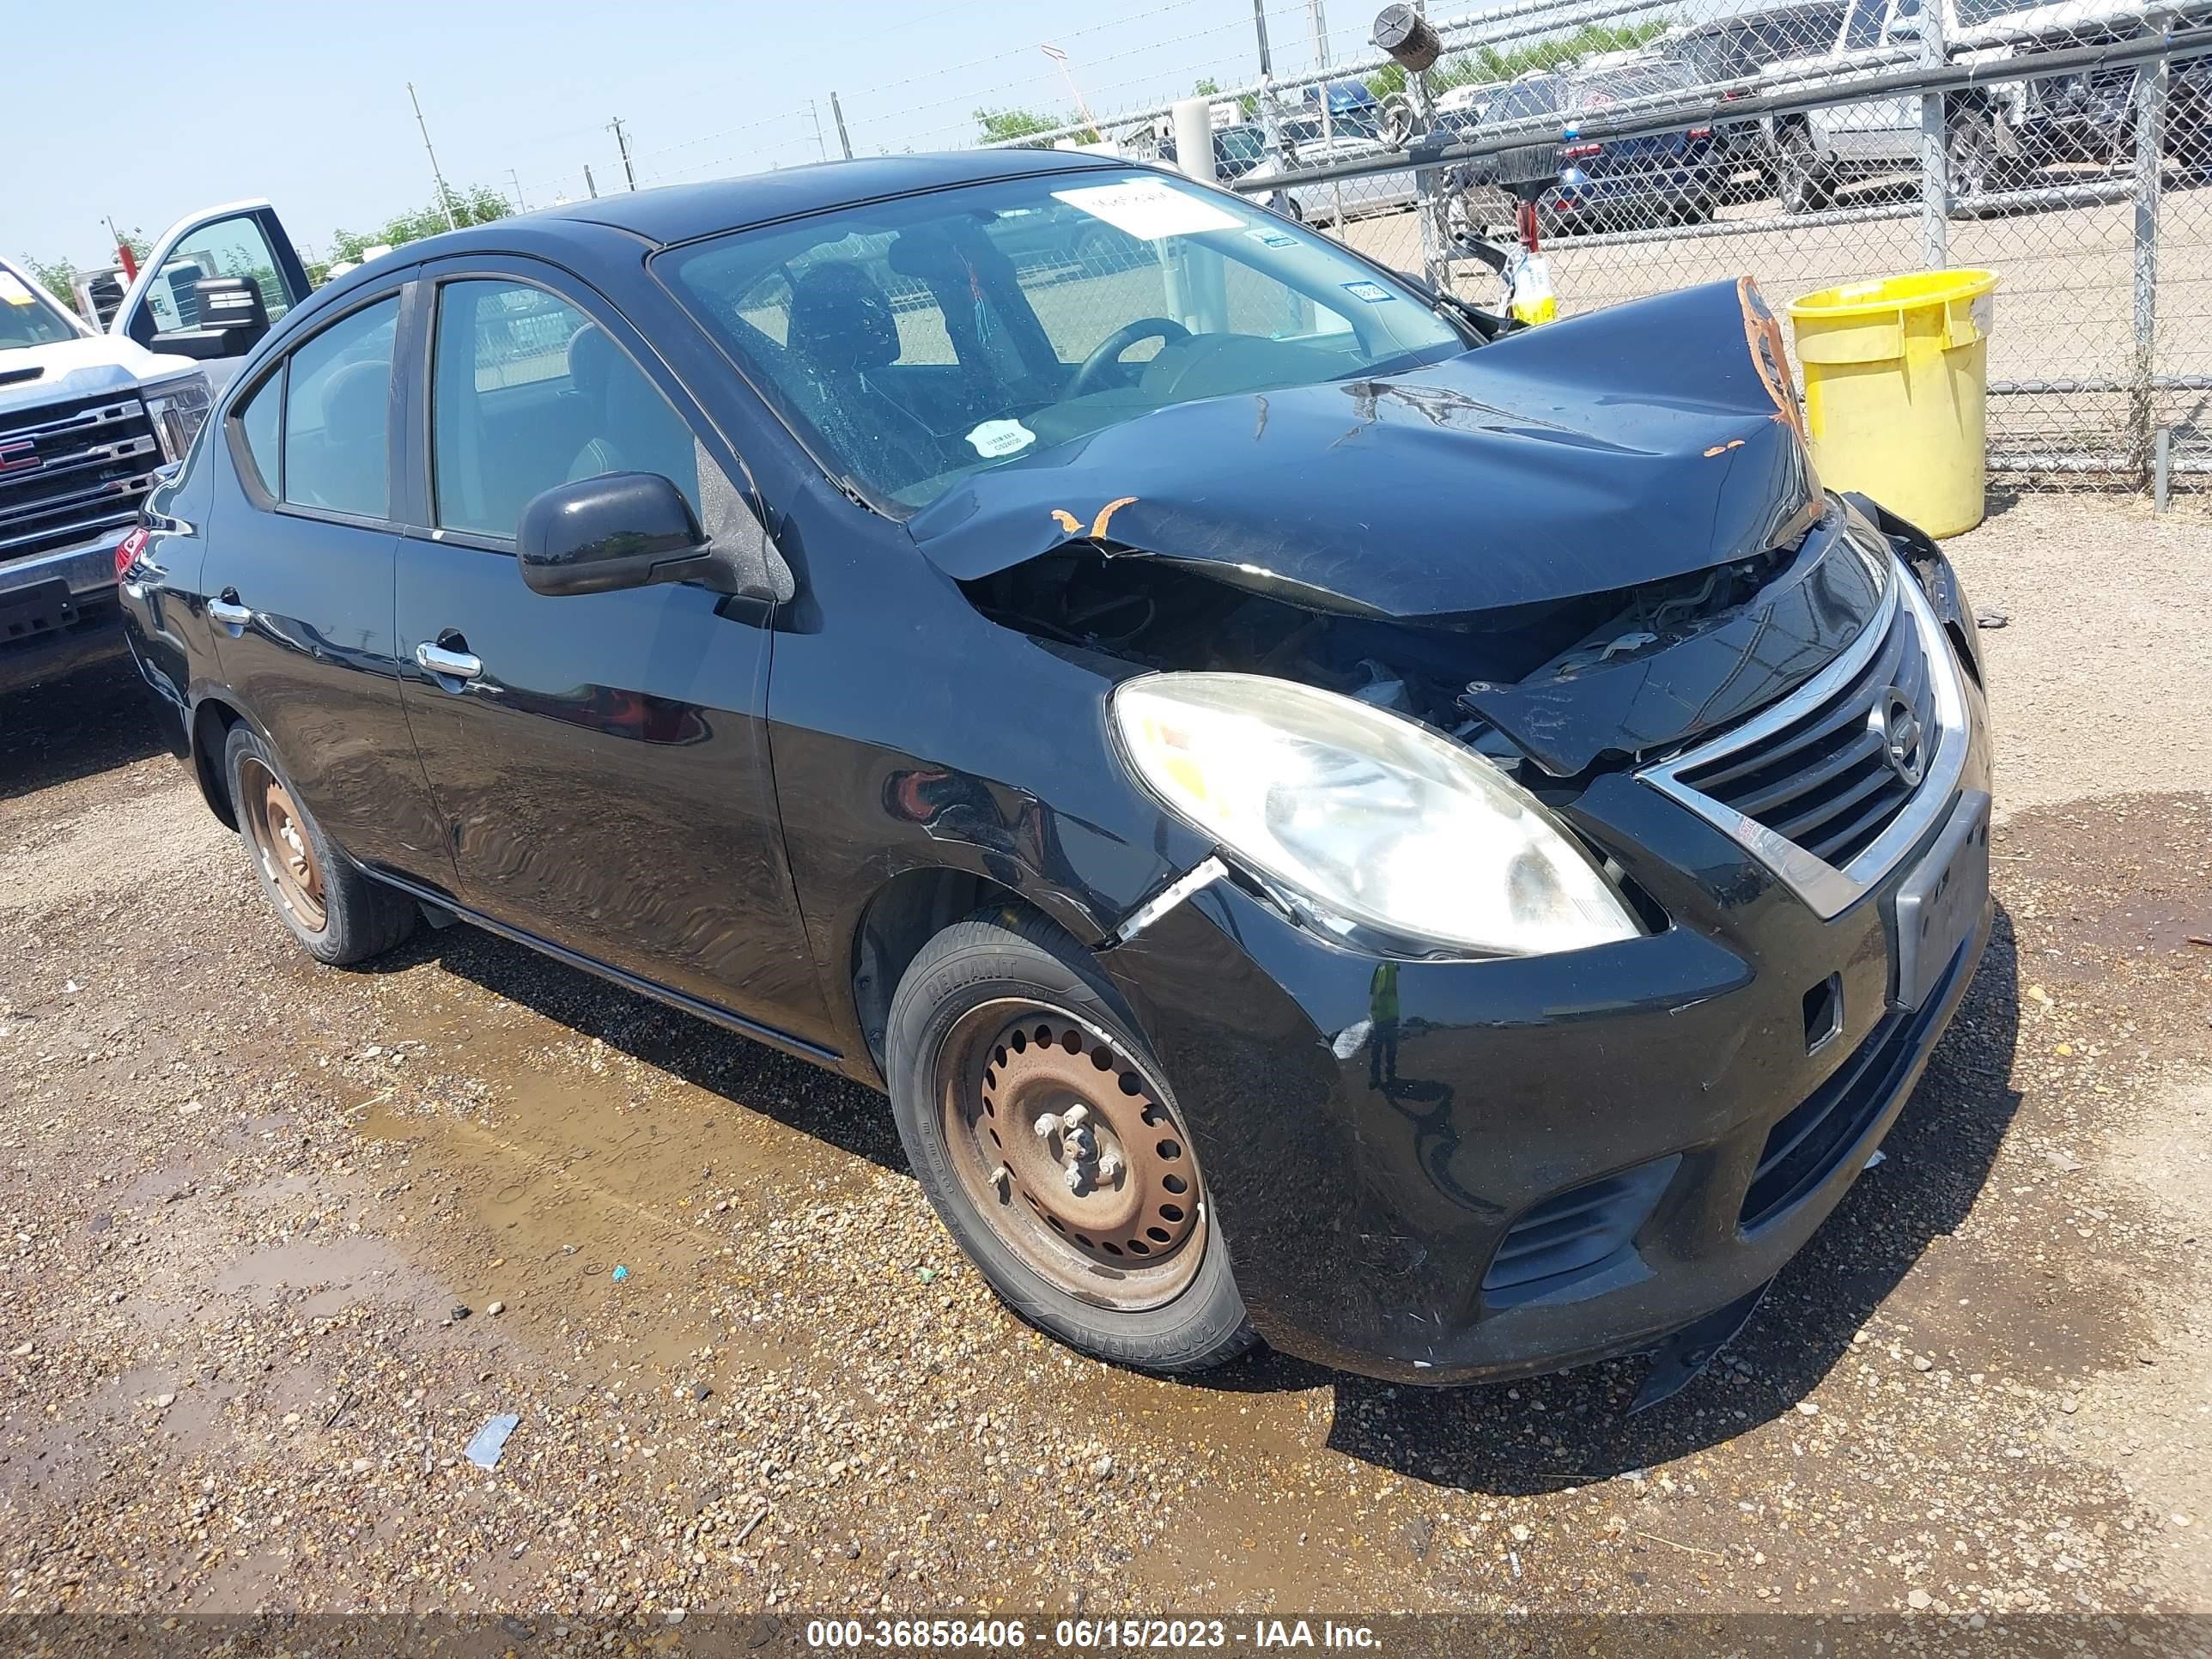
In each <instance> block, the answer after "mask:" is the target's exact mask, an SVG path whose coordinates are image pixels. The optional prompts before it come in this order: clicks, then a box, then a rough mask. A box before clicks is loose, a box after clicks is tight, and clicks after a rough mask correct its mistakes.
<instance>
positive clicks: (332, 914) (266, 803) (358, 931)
mask: <svg viewBox="0 0 2212 1659" xmlns="http://www.w3.org/2000/svg"><path fill="white" fill-rule="evenodd" d="M222 775H223V780H224V781H225V783H226V784H227V785H228V787H229V789H230V802H231V815H232V816H233V817H235V818H236V819H237V820H238V835H239V839H240V841H242V842H245V844H246V858H247V860H249V861H250V862H251V863H252V866H253V873H254V876H255V877H256V878H257V879H258V880H259V882H260V883H261V891H262V893H263V895H264V896H265V897H266V898H267V899H268V901H269V905H270V908H271V909H273V910H275V911H276V916H277V920H279V921H282V922H283V924H284V925H285V927H288V928H289V929H290V930H291V933H292V937H293V938H294V939H297V940H298V941H299V942H300V948H301V950H303V951H306V952H307V954H308V955H309V956H311V957H314V958H315V960H317V961H318V962H327V963H331V964H332V965H333V966H341V967H342V966H344V965H346V964H348V963H356V962H367V961H368V959H369V958H370V957H380V956H382V955H383V954H384V953H385V952H386V951H389V950H391V949H392V946H394V945H398V944H399V943H400V942H401V941H402V940H403V939H406V938H407V937H408V935H409V934H410V933H413V932H414V931H415V929H416V927H417V925H419V924H420V922H421V921H422V913H421V911H420V910H419V909H418V908H416V904H415V902H414V901H413V900H412V899H410V898H408V897H407V896H405V895H404V894H401V893H397V892H394V891H393V890H392V889H391V888H389V887H386V886H384V885H382V884H380V883H378V882H376V881H374V880H373V879H372V878H369V877H368V876H366V875H363V874H362V872H361V869H360V868H359V866H356V864H355V863H354V862H353V860H350V859H349V858H348V857H346V855H345V854H344V853H343V851H342V850H340V849H339V848H337V846H336V845H335V844H334V843H333V842H331V839H330V837H329V836H325V834H324V833H323V828H322V826H321V825H320V824H319V823H316V822H315V819H314V815H313V813H311V812H309V811H307V808H306V807H305V806H304V805H301V804H300V800H299V797H298V795H297V794H296V793H295V792H294V790H293V788H292V784H291V781H290V780H289V778H287V777H286V776H285V775H284V769H283V766H282V765H281V764H279V763H278V762H277V759H276V756H274V755H273V754H271V753H270V750H269V746H268V745H267V744H264V743H263V742H262V741H261V739H260V738H258V737H256V736H255V735H254V734H253V730H252V727H251V726H247V725H246V724H245V723H244V722H243V721H240V723H239V724H238V725H236V726H233V727H232V728H231V730H230V737H229V738H228V741H226V742H225V743H224V744H223V750H222Z"/></svg>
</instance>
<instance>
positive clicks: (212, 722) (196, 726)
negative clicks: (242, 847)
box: [192, 697, 245, 829]
mask: <svg viewBox="0 0 2212 1659" xmlns="http://www.w3.org/2000/svg"><path fill="white" fill-rule="evenodd" d="M243 718H245V717H244V716H243V715H241V714H240V713H239V712H238V710H236V709H235V708H232V707H231V706H230V705H229V704H228V703H227V702H222V701H220V700H219V699H217V698H215V697H209V698H207V699H206V700H204V702H202V703H201V704H200V706H199V707H198V708H197V709H195V710H194V711H193V713H192V770H193V772H194V773H196V774H197V775H198V778H199V781H200V793H201V795H202V796H204V798H205V799H206V801H207V804H208V811H210V812H212V813H214V814H215V815H216V817H218V818H221V819H222V821H223V823H225V824H227V825H228V827H229V828H231V829H237V828H238V814H237V813H236V812H235V811H233V810H232V807H231V802H230V785H229V783H228V781H227V780H225V778H224V777H223V775H222V750H223V745H224V744H227V743H228V742H229V741H230V728H231V727H232V726H235V725H237V724H238V723H239V721H240V720H242V719H243Z"/></svg>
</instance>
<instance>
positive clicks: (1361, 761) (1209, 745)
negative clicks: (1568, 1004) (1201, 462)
mask: <svg viewBox="0 0 2212 1659" xmlns="http://www.w3.org/2000/svg"><path fill="white" fill-rule="evenodd" d="M1113 710H1114V720H1115V726H1116V728H1117V729H1118V731H1119V732H1120V734H1121V744H1122V748H1123V750H1124V752H1125V753H1126V754H1127V757H1128V758H1129V761H1130V763H1131V764H1132V765H1133V767H1134V768H1135V769H1136V772H1137V775H1138V776H1139V778H1141V779H1142V780H1143V781H1144V782H1145V784H1146V787H1149V788H1150V789H1151V790H1152V793H1154V794H1155V795H1157V796H1158V797H1159V799H1161V800H1162V801H1164V802H1165V803H1166V804H1167V805H1168V806H1169V807H1170V809H1171V810H1172V811H1175V812H1176V814H1177V815H1178V816H1180V817H1183V818H1186V819H1188V821H1189V822H1190V823H1192V824H1193V825H1194V826H1195V827H1196V828H1198V829H1200V830H1201V831H1202V832H1204V833H1205V834H1206V835H1208V836H1212V837H1213V838H1214V839H1215V840H1216V841H1217V842H1218V843H1219V844H1220V846H1221V848H1222V849H1223V850H1224V851H1225V852H1226V853H1228V854H1231V856H1232V857H1234V858H1236V859H1237V860H1242V861H1243V862H1244V863H1245V864H1247V865H1249V866H1250V867H1251V868H1252V869H1253V870H1255V871H1256V872H1259V873H1260V874H1261V875H1263V876H1266V877H1268V878H1272V879H1273V880H1274V881H1276V882H1279V883H1281V884H1284V885H1285V886H1287V887H1289V888H1291V889H1292V890H1295V891H1297V892H1298V893H1300V894H1302V895H1304V896H1309V897H1310V898H1311V899H1312V900H1313V901H1314V902H1315V903H1316V905H1318V906H1319V907H1321V908H1323V909H1324V910H1326V911H1328V912H1329V913H1331V914H1333V915H1336V916H1339V917H1341V918H1343V919H1344V920H1346V921H1350V922H1352V923H1355V924H1358V925H1359V926H1362V927H1367V928H1370V929H1373V930H1375V931H1376V932H1377V933H1383V934H1385V935H1388V936H1389V937H1390V938H1392V939H1404V940H1408V941H1415V942H1419V943H1420V944H1422V945H1427V946H1431V947H1441V948H1443V949H1444V950H1447V951H1459V952H1463V953H1467V954H1482V955H1507V956H1535V955H1540V954H1542V953H1545V952H1548V951H1573V950H1578V949H1580V948H1582V947H1583V946H1585V945H1603V944H1607V943H1608V942H1610V941H1612V940H1615V939H1632V938H1634V937H1636V935H1637V934H1638V933H1640V932H1641V931H1642V930H1641V929H1640V928H1639V927H1638V926H1637V924H1636V921H1635V919H1634V917H1633V916H1632V915H1631V914H1630V913H1629V910H1628V907H1627V906H1626V904H1625V903H1623V902H1622V901H1621V898H1620V895H1619V894H1618V893H1617V892H1616V891H1615V890H1613V887H1612V885H1611V884H1609V883H1608V882H1607V880H1606V878H1605V877H1604V876H1603V875H1602V874H1601V872H1599V870H1598V868H1597V866H1595V864H1594V863H1592V862H1591V860H1590V859H1589V855H1588V854H1586V853H1584V852H1583V848H1582V847H1581V845H1580V844H1579V843H1578V842H1576V841H1575V840H1574V839H1573V838H1572V837H1571V836H1569V835H1568V834H1567V833H1566V831H1565V829H1562V828H1561V827H1560V825H1559V822H1558V820H1556V819H1555V818H1553V817H1552V815H1551V814H1550V813H1549V812H1547V811H1545V810H1544V808H1543V806H1542V805H1541V804H1540V803H1539V802H1538V801H1537V800H1536V799H1535V798H1534V796H1533V795H1531V794H1529V793H1528V792H1527V791H1526V790H1524V789H1522V788H1521V787H1519V786H1518V785H1516V784H1515V783H1514V782H1513V781H1511V780H1510V778H1507V777H1506V776H1505V775H1504V774H1502V773H1501V772H1499V771H1498V769H1497V768H1496V767H1494V766H1492V765H1491V764H1490V763H1488V762H1486V761H1485V760H1483V759H1482V758H1480V757H1479V756H1476V755H1474V754H1473V753H1472V752H1470V751H1469V750H1466V749H1463V748H1462V747H1460V746H1459V745H1458V744H1455V743H1452V742H1450V741H1449V740H1448V739H1447V738H1443V737H1441V736H1439V735H1438V734H1437V733H1436V732H1432V731H1431V730H1429V729H1428V728H1427V727H1426V726H1418V725H1415V724H1414V723H1413V721H1411V720H1402V719H1401V718H1399V717H1398V716H1397V715H1395V714H1389V713H1386V712H1385V711H1383V710H1382V709H1379V708H1374V707H1372V706H1370V705H1369V704H1367V703H1364V702H1358V701H1355V700H1354V699H1352V698H1351V697H1345V696H1338V695H1337V694H1336V693H1334V692H1332V691H1322V690H1315V689H1314V688H1313V687H1311V686H1305V685H1299V684H1294V683H1292V682H1290V681H1286V680H1279V679H1271V678H1267V677H1265V676H1262V675H1257V674H1210V673H1193V674H1151V675H1146V676H1145V677H1143V678H1139V679H1133V680H1129V681H1127V682H1125V683H1124V684H1121V686H1120V687H1118V688H1117V689H1116V690H1115V694H1114V700H1113Z"/></svg>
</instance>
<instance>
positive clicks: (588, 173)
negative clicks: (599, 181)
mask: <svg viewBox="0 0 2212 1659" xmlns="http://www.w3.org/2000/svg"><path fill="white" fill-rule="evenodd" d="M584 188H585V189H586V190H588V191H591V192H592V200H593V201H594V202H596V201H598V200H599V186H598V185H595V184H593V183H592V164H591V163H590V162H589V161H586V162H585V163H584Z"/></svg>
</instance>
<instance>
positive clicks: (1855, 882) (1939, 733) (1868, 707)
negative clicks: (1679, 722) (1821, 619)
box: [1640, 561, 1968, 916]
mask: <svg viewBox="0 0 2212 1659" xmlns="http://www.w3.org/2000/svg"><path fill="white" fill-rule="evenodd" d="M1893 696H1894V699H1895V701H1896V702H1898V704H1899V708H1898V709H1897V710H1896V713H1895V714H1894V715H1893V716H1892V717H1889V718H1885V711H1886V710H1887V708H1888V705H1889V704H1890V702H1892V700H1893ZM1907 714H1909V715H1910V720H1909V721H1908V720H1905V716H1906V715H1907ZM1916 724H1917V726H1918V728H1919V732H1920V740H1919V744H1918V747H1917V750H1915V751H1912V757H1917V772H1916V769H1915V768H1914V767H1913V766H1912V765H1911V764H1907V765H1905V767H1904V768H1903V769H1900V768H1899V767H1898V766H1894V765H1893V764H1892V763H1891V762H1890V760H1889V758H1888V752H1889V751H1890V750H1892V748H1893V746H1894V744H1893V741H1892V740H1893V738H1895V737H1896V736H1897V735H1898V733H1899V732H1900V731H1902V730H1904V729H1905V727H1906V726H1910V725H1916ZM1967 737H1968V733H1967V730H1966V690H1965V684H1964V682H1963V680H1962V679H1961V678H1960V671H1959V667H1958V664H1957V662H1956V661H1955V659H1954V658H1953V656H1952V653H1951V647H1950V644H1949V642H1948V641H1947V640H1946V639H1945V638H1944V637H1943V630H1942V625H1941V624H1940V623H1937V622H1936V616H1935V613H1934V611H1931V610H1929V605H1928V600H1927V599H1926V597H1925V596H1924V595H1923V593H1922V592H1920V585H1919V583H1918V582H1917V580H1914V578H1913V576H1912V575H1911V573H1910V572H1909V571H1907V570H1906V569H1905V567H1904V566H1903V565H1902V564H1899V563H1897V562H1894V561H1892V562H1891V565H1890V572H1889V582H1888V585H1887V588H1886V589H1885V590H1884V592H1883V594H1882V599H1881V605H1880V607H1879V608H1878V609H1877V610H1876V611H1875V615H1874V616H1873V617H1871V618H1869V621H1868V623H1867V626H1866V629H1865V630H1864V631H1863V632H1862V633H1861V634H1860V635H1859V637H1858V638H1857V640H1855V641H1852V643H1851V644H1850V646H1849V647H1846V648H1845V650H1844V653H1843V654H1842V655H1840V656H1838V658H1837V659H1836V660H1835V661H1833V662H1832V663H1830V664H1829V665H1828V666H1827V667H1826V668H1825V669H1823V670H1821V671H1820V673H1818V674H1816V675H1814V677H1813V678H1811V679H1810V680H1808V681H1807V682H1806V683H1805V684H1803V685H1802V686H1800V687H1799V688H1798V689H1797V690H1796V691H1795V692H1793V693H1792V694H1791V695H1790V696H1787V697H1785V698H1784V699H1783V700H1782V701H1781V702H1778V703H1776V704H1774V705H1772V706H1771V707H1770V708H1766V709H1764V710H1762V711H1761V712H1760V713H1759V714H1755V715H1753V717H1752V718H1751V719H1749V720H1746V721H1744V722H1743V723H1742V724H1741V726H1736V727H1735V728H1734V729H1733V730H1730V731H1729V732H1723V733H1722V734H1721V735H1720V736H1719V737H1717V738H1712V739H1711V741H1709V742H1706V743H1704V744H1699V745H1698V746H1697V747H1696V748H1694V749H1692V750H1689V751H1687V752H1686V753H1684V754H1681V755H1678V756H1675V757H1674V758H1672V759H1671V760H1667V761H1662V762H1660V763H1658V764H1656V765H1654V766H1650V767H1647V768H1645V769H1644V771H1643V772H1642V773H1641V774H1640V776H1641V777H1642V778H1643V780H1644V782H1646V783H1648V784H1650V786H1651V787H1653V788H1655V789H1657V790H1659V791H1660V792H1661V793H1663V794H1667V795H1670V796H1672V797H1673V798H1674V799H1676V800H1678V801H1680V802H1681V803H1682V805H1685V806H1686V807H1688V808H1689V809H1690V810H1691V811H1693V812H1696V813H1697V814H1698V815H1699V817H1703V818H1705V819H1706V820H1707V821H1708V822H1710V823H1713V824H1714V825H1716V826H1717V827H1718V828H1719V829H1722V830H1723V831H1725V832H1726V833H1727V834H1728V835H1729V836H1732V837H1734V838H1735V840H1736V841H1737V842H1740V843H1741V844H1742V845H1743V846H1744V847H1745V848H1748V849H1749V850H1750V851H1751V852H1752V854H1753V855H1755V856H1756V857H1757V858H1758V859H1759V861H1760V862H1761V863H1763V864H1765V866H1767V867H1768V868H1769V869H1770V870H1771V871H1773V872H1775V874H1776V875H1778V876H1779V877H1780V878H1782V880H1783V881H1784V883H1785V884H1787V885H1788V886H1790V888H1791V889H1792V890H1794V891H1795V892H1796V894H1797V896H1799V897H1800V898H1802V899H1803V900H1804V901H1805V902H1806V903H1807V904H1808V906H1810V907H1811V908H1812V909H1813V910H1814V912H1815V913H1816V914H1818V915H1822V916H1832V915H1837V914H1838V912H1840V911H1841V910H1843V909H1844V908H1845V907H1846V906H1848V905H1850V904H1851V903H1852V902H1854V901H1856V900H1857V898H1858V897H1859V896H1861V895H1862V894H1863V893H1864V892H1865V891H1866V890H1868V889H1869V887H1871V886H1872V885H1873V884H1875V882H1877V881H1879V880H1881V878H1882V877H1884V876H1885V875H1887V873H1888V872H1890V870H1891V869H1892V868H1893V867H1894V866H1895V865H1896V864H1897V862H1898V860H1899V859H1901V858H1902V857H1904V855H1905V853H1906V852H1907V851H1909V850H1910V849H1911V847H1912V846H1913V845H1914V843H1916V842H1917V841H1918V840H1919V839H1920V837H1921V836H1923V834H1925V833H1926V832H1927V830H1928V829H1929V827H1930V826H1931V825H1932V824H1933V823H1935V821H1936V817H1937V816H1938V815H1939V814H1940V813H1941V812H1942V811H1943V809H1944V807H1945V806H1946V805H1948V803H1949V801H1950V799H1951V797H1952V795H1953V793H1954V792H1955V791H1956V790H1957V788H1958V787H1959V779H1960V774H1961V773H1962V772H1963V770H1964V769H1965V766H1966V743H1967ZM1909 758H1911V757H1909Z"/></svg>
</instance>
